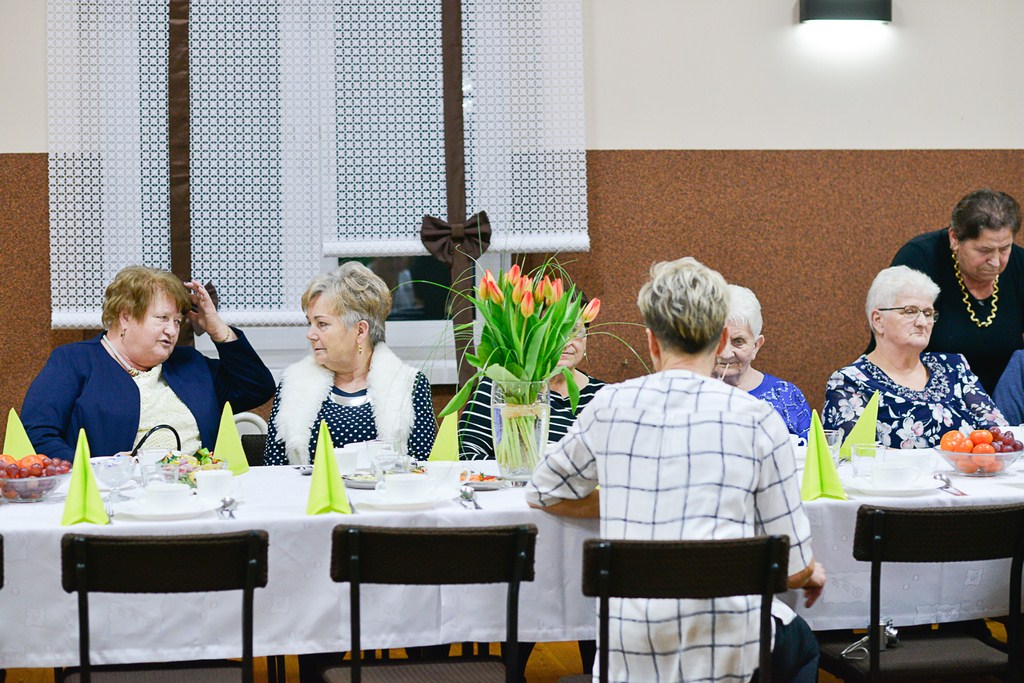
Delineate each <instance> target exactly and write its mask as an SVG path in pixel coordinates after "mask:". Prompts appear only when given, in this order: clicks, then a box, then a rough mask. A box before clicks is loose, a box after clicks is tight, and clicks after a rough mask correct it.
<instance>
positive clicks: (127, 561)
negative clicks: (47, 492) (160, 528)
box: [61, 531, 268, 681]
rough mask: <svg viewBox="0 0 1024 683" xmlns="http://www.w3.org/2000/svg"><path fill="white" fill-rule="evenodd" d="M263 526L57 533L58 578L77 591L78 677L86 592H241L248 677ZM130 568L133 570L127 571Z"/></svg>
mask: <svg viewBox="0 0 1024 683" xmlns="http://www.w3.org/2000/svg"><path fill="white" fill-rule="evenodd" d="M267 547H268V539H267V532H265V531H241V532H237V533H230V534H210V535H194V536H191V535H190V536H88V535H85V534H65V535H64V536H63V538H61V582H62V585H63V587H64V590H65V591H67V592H68V593H73V592H77V593H78V637H79V654H80V658H81V669H82V679H83V680H84V681H88V680H89V677H90V663H89V593H193V592H206V591H227V590H241V591H242V675H243V680H245V681H252V676H253V671H252V664H253V660H252V630H253V592H254V590H255V589H256V588H263V587H265V586H266V585H267ZM126 567H128V568H130V569H131V571H125V568H126Z"/></svg>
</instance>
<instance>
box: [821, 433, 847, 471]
mask: <svg viewBox="0 0 1024 683" xmlns="http://www.w3.org/2000/svg"><path fill="white" fill-rule="evenodd" d="M825 443H826V444H828V451H829V453H831V455H832V463H833V464H834V465H835V466H836V467H839V457H840V455H839V451H840V449H841V448H842V446H843V432H842V430H840V429H826V430H825Z"/></svg>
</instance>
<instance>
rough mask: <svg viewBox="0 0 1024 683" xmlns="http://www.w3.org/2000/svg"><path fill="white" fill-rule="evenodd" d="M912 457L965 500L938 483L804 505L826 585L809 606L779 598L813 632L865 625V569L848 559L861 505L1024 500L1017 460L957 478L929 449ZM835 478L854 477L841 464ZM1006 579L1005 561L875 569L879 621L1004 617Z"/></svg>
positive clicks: (793, 596) (794, 596) (1023, 474)
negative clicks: (988, 472) (989, 473)
mask: <svg viewBox="0 0 1024 683" xmlns="http://www.w3.org/2000/svg"><path fill="white" fill-rule="evenodd" d="M919 455H920V457H925V458H928V459H929V460H930V466H927V467H925V468H924V469H925V470H927V471H933V472H937V473H943V474H945V475H947V477H948V478H949V480H950V481H951V483H952V484H953V486H955V487H956V488H958V489H960V490H961V491H962V492H963V493H965V494H966V495H964V496H956V495H953V494H951V493H948V492H946V491H942V490H940V488H939V487H940V486H941V482H939V481H932V483H933V486H931V487H930V488H927V489H924V490H920V489H915V490H914V491H913V493H912V495H869V494H867V493H863V492H860V491H858V490H857V489H855V488H853V487H851V486H849V485H847V486H846V492H847V495H848V497H849V499H848V500H835V499H829V498H819V499H817V500H813V501H809V502H806V503H805V504H804V508H805V510H806V512H807V516H808V518H809V520H810V523H811V546H812V548H813V551H814V556H815V558H816V559H818V560H819V561H821V562H822V563H823V564H824V565H825V571H826V576H827V581H826V585H825V590H824V591H823V592H822V595H821V598H820V599H819V601H818V602H817V603H816V604H815V605H813V606H812V607H810V608H806V607H804V606H803V604H802V600H800V599H799V596H798V593H797V592H796V591H790V592H789V593H787V594H786V596H785V598H784V599H785V600H786V602H788V603H789V604H791V605H793V606H794V607H795V608H796V612H797V613H798V614H800V615H801V616H803V617H804V619H806V620H807V622H808V623H809V624H810V625H811V628H813V629H814V630H816V631H820V630H831V629H848V628H865V627H867V625H868V600H869V598H870V572H871V565H870V564H869V563H867V562H859V561H857V560H854V559H853V553H852V548H853V537H854V529H855V527H856V520H857V510H858V508H860V506H861V505H865V504H868V505H884V506H888V507H904V508H906V507H910V508H925V507H947V508H948V507H954V506H958V505H1006V504H1010V503H1019V502H1024V463H1016V464H1014V465H1011V466H1010V467H1009V468H1008V469H1007V471H1006V472H1004V473H1000V474H998V475H997V476H993V477H974V476H965V475H961V474H958V473H956V472H955V471H953V470H952V468H951V467H950V466H949V465H948V464H947V463H946V462H945V461H944V460H943V459H942V458H941V457H940V456H939V455H938V454H936V453H934V452H931V451H930V449H929V451H927V452H921V453H919ZM839 475H840V478H841V480H843V481H844V482H850V481H851V480H852V479H853V477H852V466H851V465H850V463H849V462H843V463H841V464H840V466H839ZM926 481H930V480H926ZM1009 578H1010V561H1009V560H993V561H989V562H953V563H941V564H901V563H887V564H885V565H884V566H883V568H882V591H883V593H882V617H883V618H889V619H892V620H893V622H894V624H895V625H897V626H901V625H902V626H905V625H914V624H933V623H943V622H951V621H963V620H968V619H980V618H982V617H991V616H998V615H1002V614H1006V613H1007V607H1008V603H1007V599H1008V597H1009V595H1008V593H1009Z"/></svg>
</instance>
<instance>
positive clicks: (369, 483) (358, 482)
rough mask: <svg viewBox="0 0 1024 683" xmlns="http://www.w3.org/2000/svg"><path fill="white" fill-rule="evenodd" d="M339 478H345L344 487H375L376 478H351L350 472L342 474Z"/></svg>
mask: <svg viewBox="0 0 1024 683" xmlns="http://www.w3.org/2000/svg"><path fill="white" fill-rule="evenodd" d="M341 478H342V479H344V480H345V488H350V489H373V488H376V487H377V480H376V479H373V478H370V479H364V478H362V477H359V478H353V477H352V475H351V474H343V475H341Z"/></svg>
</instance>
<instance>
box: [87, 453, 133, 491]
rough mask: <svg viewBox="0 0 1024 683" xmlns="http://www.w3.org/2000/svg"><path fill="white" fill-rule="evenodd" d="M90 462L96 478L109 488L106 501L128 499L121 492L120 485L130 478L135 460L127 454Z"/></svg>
mask: <svg viewBox="0 0 1024 683" xmlns="http://www.w3.org/2000/svg"><path fill="white" fill-rule="evenodd" d="M92 464H93V472H95V473H96V478H97V479H99V480H100V483H101V484H103V485H104V486H106V487H107V488H109V489H110V493H109V494H108V495H107V502H109V503H120V502H121V501H123V500H128V498H127V496H125V495H123V494H122V493H121V487H122V486H124V485H125V484H127V483H128V482H129V481H130V480H131V478H132V472H133V471H134V470H135V460H134V459H132V458H131V457H130V456H127V455H114V456H111V457H109V458H104V459H103V460H99V461H97V462H94V463H92Z"/></svg>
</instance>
